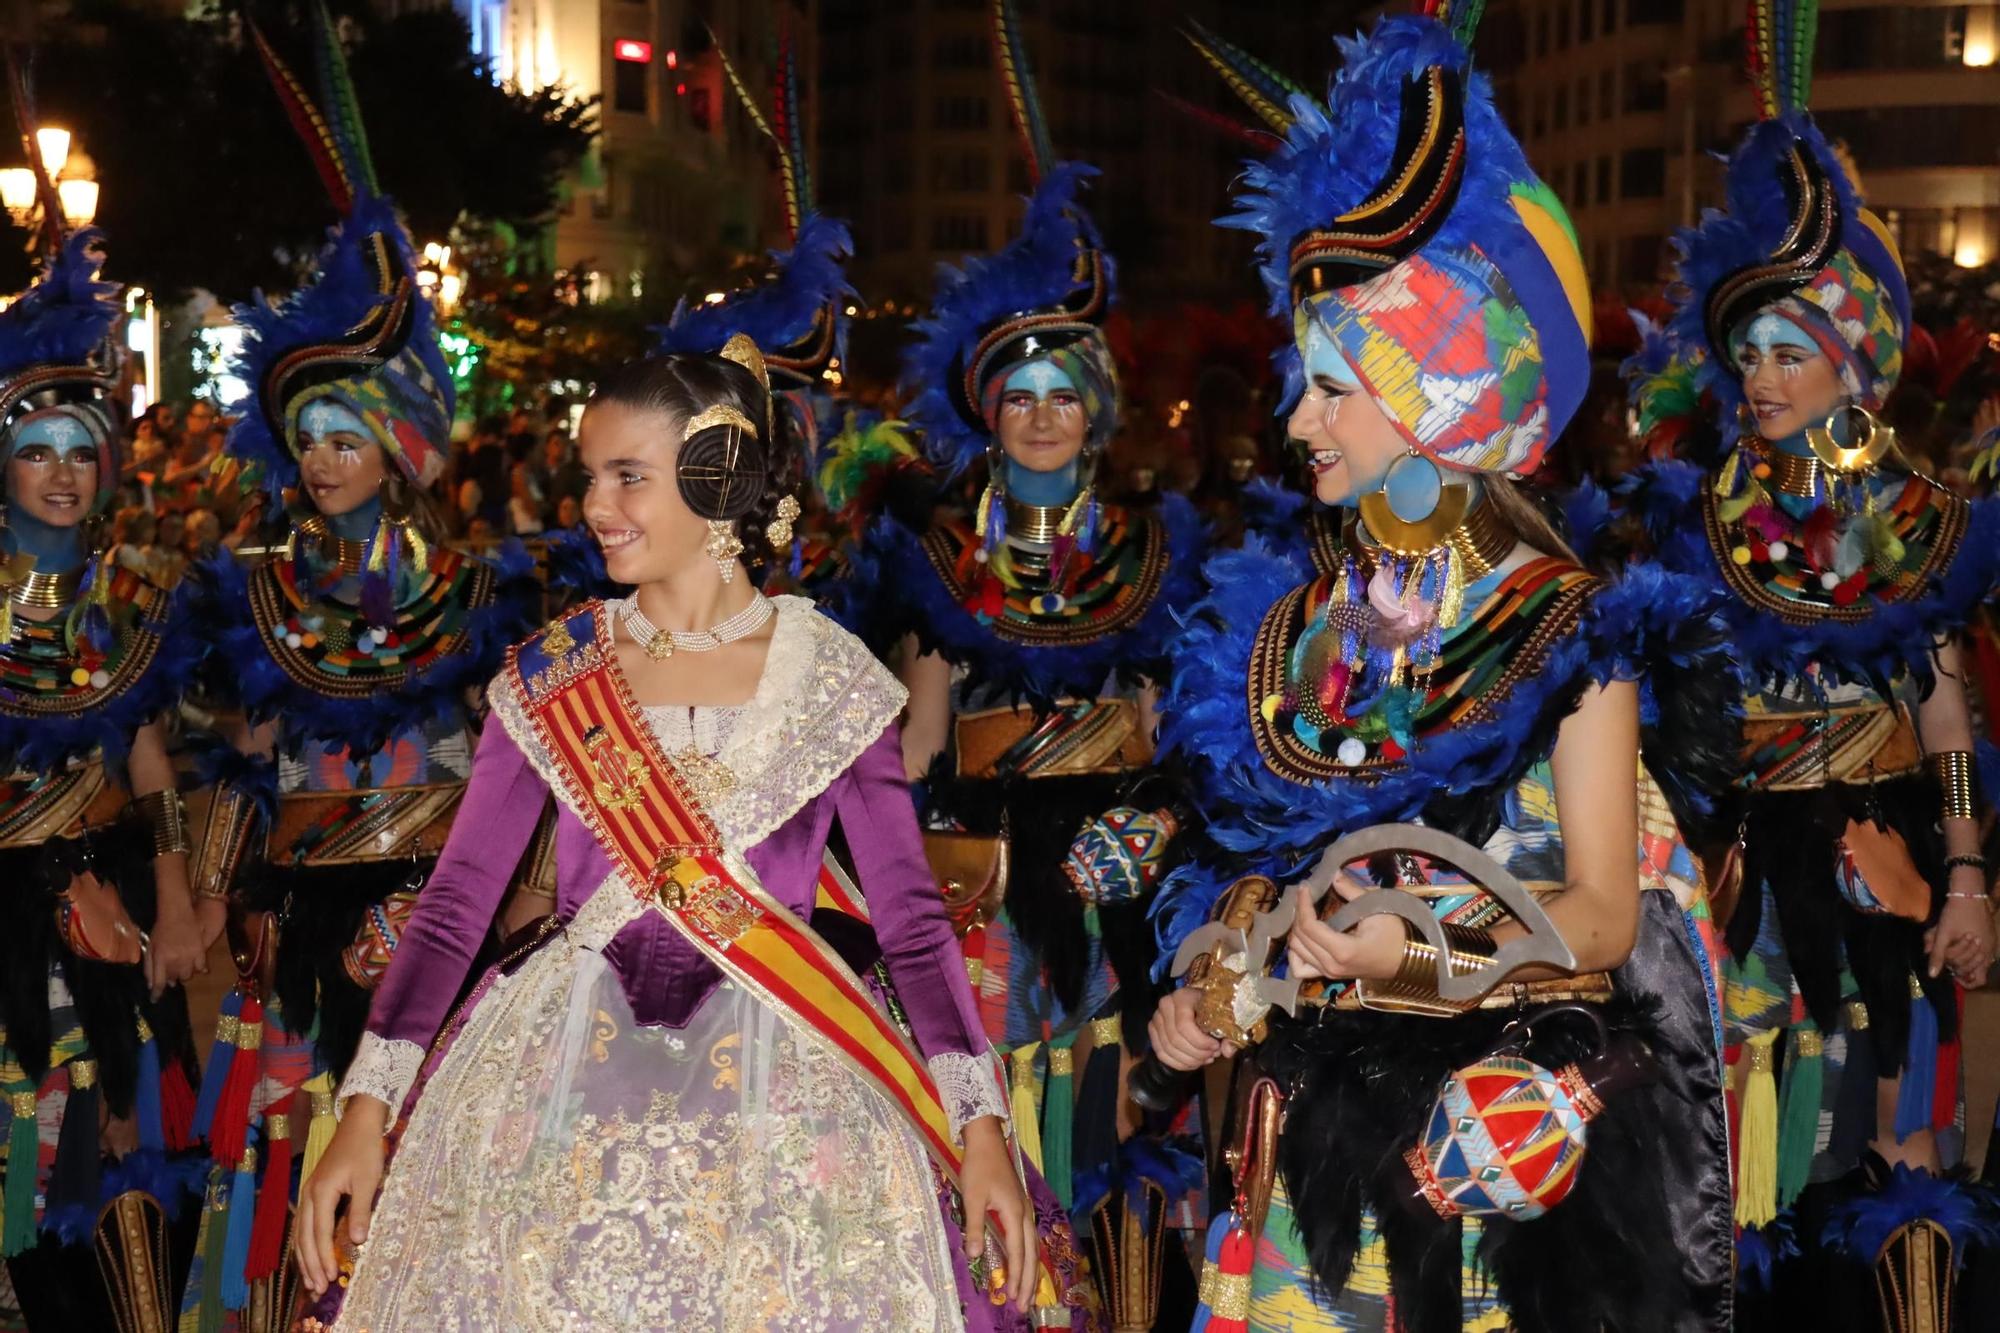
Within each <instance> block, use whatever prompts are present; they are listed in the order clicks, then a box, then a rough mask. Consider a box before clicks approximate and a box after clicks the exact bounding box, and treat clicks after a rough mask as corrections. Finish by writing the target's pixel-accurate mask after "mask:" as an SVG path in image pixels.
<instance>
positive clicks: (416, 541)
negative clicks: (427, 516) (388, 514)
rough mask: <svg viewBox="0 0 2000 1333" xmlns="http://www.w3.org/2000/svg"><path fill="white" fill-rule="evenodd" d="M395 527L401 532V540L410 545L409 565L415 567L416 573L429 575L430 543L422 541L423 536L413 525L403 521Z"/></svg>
mask: <svg viewBox="0 0 2000 1333" xmlns="http://www.w3.org/2000/svg"><path fill="white" fill-rule="evenodd" d="M396 526H397V527H399V528H401V529H402V530H403V540H404V541H406V542H408V543H409V544H410V563H411V564H412V565H414V566H415V567H416V571H417V573H419V574H427V573H429V572H430V567H431V548H430V543H429V542H426V541H425V540H424V534H423V533H421V532H418V531H417V525H416V524H414V523H410V522H407V521H405V522H399V523H397V524H396Z"/></svg>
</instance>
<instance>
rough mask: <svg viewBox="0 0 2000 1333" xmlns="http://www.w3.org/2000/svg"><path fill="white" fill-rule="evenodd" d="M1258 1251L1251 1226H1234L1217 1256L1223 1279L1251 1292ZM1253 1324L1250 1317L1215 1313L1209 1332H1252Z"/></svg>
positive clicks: (1245, 1291) (1243, 1292)
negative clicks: (1236, 1317)
mask: <svg viewBox="0 0 2000 1333" xmlns="http://www.w3.org/2000/svg"><path fill="white" fill-rule="evenodd" d="M1256 1255H1257V1249H1256V1246H1254V1245H1252V1244H1251V1243H1250V1229H1249V1228H1248V1227H1245V1226H1234V1227H1231V1228H1230V1229H1229V1234H1228V1235H1226V1236H1224V1237H1223V1238H1222V1253H1221V1254H1220V1255H1218V1256H1216V1264H1215V1266H1216V1268H1217V1269H1218V1270H1219V1271H1220V1272H1221V1274H1222V1283H1224V1284H1227V1287H1228V1288H1233V1289H1234V1290H1235V1291H1237V1292H1240V1293H1242V1294H1244V1295H1245V1296H1247V1295H1248V1293H1249V1290H1250V1265H1251V1261H1252V1260H1254V1259H1255V1258H1256ZM1212 1308H1213V1307H1211V1309H1212ZM1249 1328H1250V1321H1249V1320H1248V1319H1247V1318H1244V1319H1234V1318H1223V1317H1219V1316H1217V1315H1215V1314H1212V1313H1211V1314H1210V1315H1209V1319H1208V1328H1207V1330H1206V1333H1249Z"/></svg>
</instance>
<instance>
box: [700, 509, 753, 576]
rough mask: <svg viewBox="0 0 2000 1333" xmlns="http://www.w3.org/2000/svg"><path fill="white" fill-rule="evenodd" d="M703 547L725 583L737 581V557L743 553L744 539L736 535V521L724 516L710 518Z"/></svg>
mask: <svg viewBox="0 0 2000 1333" xmlns="http://www.w3.org/2000/svg"><path fill="white" fill-rule="evenodd" d="M701 549H702V552H703V553H704V554H706V555H707V556H708V558H709V559H710V560H713V561H714V562H715V568H716V570H717V572H719V573H720V574H721V575H722V581H723V582H724V583H734V582H735V581H736V557H737V556H739V555H742V554H743V540H742V538H740V537H738V536H737V535H736V525H735V524H734V523H732V522H730V521H729V520H728V519H724V518H711V519H710V520H708V540H707V541H706V542H703V543H702V547H701Z"/></svg>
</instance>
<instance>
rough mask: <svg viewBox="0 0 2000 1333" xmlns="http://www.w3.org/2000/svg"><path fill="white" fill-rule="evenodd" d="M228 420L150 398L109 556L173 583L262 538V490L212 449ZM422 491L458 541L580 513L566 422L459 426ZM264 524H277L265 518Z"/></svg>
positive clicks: (576, 517) (470, 542)
mask: <svg viewBox="0 0 2000 1333" xmlns="http://www.w3.org/2000/svg"><path fill="white" fill-rule="evenodd" d="M228 427H229V422H228V420H227V419H226V418H224V417H223V416H222V414H221V413H220V412H219V411H218V410H217V409H216V407H215V405H214V404H213V403H211V402H209V401H207V400H206V399H201V398H197V399H194V400H192V401H191V402H188V403H186V404H185V405H181V404H175V403H164V402H163V403H155V404H154V405H153V406H151V407H150V408H148V409H147V410H146V411H145V412H144V413H142V414H141V415H140V416H139V417H138V418H137V419H136V420H135V421H134V422H133V423H132V435H131V443H130V446H129V447H128V449H127V450H126V462H125V467H124V472H123V474H122V476H121V477H120V479H119V489H118V494H117V497H116V499H115V502H114V504H113V506H112V508H111V511H110V512H111V532H110V538H111V545H112V550H113V558H114V559H116V560H117V561H118V563H120V564H121V565H123V566H125V567H126V568H128V569H131V570H133V571H135V572H137V573H140V574H143V575H145V576H146V577H147V578H149V579H151V580H152V581H154V582H156V583H159V584H161V585H162V586H165V587H172V586H173V585H174V584H176V583H178V582H179V581H180V580H181V578H182V576H183V575H185V574H186V572H187V568H188V566H189V565H190V564H191V563H192V562H194V561H196V560H199V559H202V558H204V557H206V556H209V555H211V554H213V553H214V552H215V551H216V550H218V549H230V550H234V549H236V548H237V547H240V546H243V545H246V544H248V545H252V546H255V545H257V544H259V543H260V542H261V541H262V540H264V536H265V535H266V534H265V528H266V522H265V520H266V518H267V517H269V516H268V515H267V513H266V508H265V504H264V501H263V498H262V493H261V488H260V487H258V486H257V485H255V482H254V478H246V477H245V476H244V475H243V472H242V469H241V467H240V466H239V465H238V464H237V462H236V461H235V459H233V458H232V457H231V456H230V455H229V454H228V453H227V452H225V451H224V449H223V441H224V439H225V437H226V436H227V434H228ZM451 460H452V461H451V468H450V470H449V472H448V474H447V476H446V478H445V480H444V481H442V482H440V483H439V484H438V486H437V488H436V494H435V495H434V496H433V499H434V500H435V501H436V503H437V508H438V511H439V512H440V513H441V514H442V515H443V516H444V519H445V523H446V526H447V528H448V530H449V535H450V536H451V537H452V538H453V539H455V540H456V541H459V542H462V543H464V544H465V545H467V546H471V547H475V548H476V547H481V546H485V545H490V544H492V543H494V542H497V541H500V540H501V539H503V538H507V537H520V538H524V539H532V538H535V537H538V536H540V535H542V534H544V533H548V532H554V531H556V530H557V529H559V528H568V527H572V526H574V525H575V524H576V523H578V522H579V521H580V520H581V519H582V502H583V483H584V477H583V469H582V467H581V465H580V464H579V463H578V462H577V458H576V449H575V446H574V445H573V444H572V442H571V440H570V437H569V432H568V430H567V429H566V428H565V427H564V426H562V425H561V424H558V423H554V422H551V421H550V420H549V419H548V418H547V417H546V416H543V415H539V414H536V413H532V412H528V411H516V412H515V413H513V414H512V415H511V416H492V417H487V418H483V419H481V420H480V421H478V422H476V423H469V428H467V427H461V430H460V438H458V439H456V440H455V441H454V442H453V446H452V451H451ZM272 526H276V525H275V524H273V525H272Z"/></svg>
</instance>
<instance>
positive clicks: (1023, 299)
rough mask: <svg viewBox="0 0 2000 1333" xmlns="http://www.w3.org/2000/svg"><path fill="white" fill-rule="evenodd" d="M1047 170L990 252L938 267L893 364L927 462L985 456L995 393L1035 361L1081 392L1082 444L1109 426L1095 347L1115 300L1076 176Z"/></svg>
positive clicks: (1103, 374)
mask: <svg viewBox="0 0 2000 1333" xmlns="http://www.w3.org/2000/svg"><path fill="white" fill-rule="evenodd" d="M1095 174H1097V173H1096V171H1095V170H1094V169H1093V168H1091V167H1087V166H1084V165H1082V164H1081V163H1075V162H1064V163H1059V164H1057V165H1056V166H1054V167H1053V168H1051V169H1050V170H1049V171H1048V172H1047V174H1045V175H1044V176H1043V177H1042V181H1041V184H1040V186H1038V187H1037V188H1036V190H1035V193H1034V194H1033V196H1031V197H1030V198H1029V200H1028V209H1027V213H1026V215H1025V217H1024V218H1023V219H1022V223H1021V232H1020V235H1018V236H1017V237H1015V238H1014V240H1013V241H1012V242H1011V243H1009V244H1008V246H1007V248H1006V249H1004V250H1002V251H1000V252H999V253H997V254H993V255H987V256H983V257H980V258H972V259H967V260H966V261H965V263H964V265H963V266H962V267H959V268H951V267H946V268H944V269H943V271H942V273H941V275H940V279H939V284H938V292H937V296H936V299H935V300H933V302H932V303H931V313H930V314H929V316H927V317H926V318H924V319H921V320H918V321H917V326H916V327H917V333H918V340H917V342H916V344H915V346H913V347H912V348H911V350H910V354H909V357H908V360H907V361H906V362H905V363H904V373H903V383H904V385H905V387H906V389H908V390H909V391H910V392H911V393H913V394H915V398H914V399H913V400H912V401H911V403H910V406H909V409H908V411H907V412H906V413H905V415H906V417H907V418H908V419H909V421H910V422H911V424H913V425H915V426H917V427H919V428H920V429H921V430H922V431H923V436H924V444H925V447H926V449H927V450H928V452H929V453H930V455H931V457H932V459H933V460H934V461H935V462H937V463H938V464H939V465H940V466H941V467H943V468H945V469H946V470H947V471H949V472H953V473H956V472H959V471H962V470H963V469H964V468H966V467H968V466H970V465H971V464H972V463H974V462H975V461H977V460H978V459H979V458H980V457H982V456H983V455H984V454H985V452H986V446H987V442H988V440H989V439H990V437H991V435H992V432H993V421H994V420H995V411H994V409H995V406H996V404H997V402H998V399H999V390H1000V386H1001V385H1003V384H1005V383H1006V380H1007V376H1008V375H1010V374H1012V373H1013V371H1014V370H1015V369H1016V368H1017V367H1019V366H1021V365H1022V364H1024V363H1025V362H1028V361H1032V360H1034V359H1035V358H1036V357H1049V358H1051V359H1053V360H1056V361H1057V362H1058V364H1060V365H1061V366H1062V368H1063V369H1064V371H1066V372H1067V373H1068V374H1069V375H1070V376H1071V378H1073V379H1074V380H1075V381H1076V383H1077V387H1078V389H1079V390H1080V391H1081V392H1082V393H1083V394H1084V397H1085V399H1086V408H1087V410H1088V414H1089V418H1090V429H1091V438H1092V439H1093V440H1095V441H1097V442H1098V443H1099V444H1103V443H1105V442H1107V441H1109V440H1110V438H1111V435H1112V433H1113V432H1114V431H1115V430H1116V429H1117V424H1118V373H1117V370H1116V369H1115V367H1114V365H1113V362H1112V358H1111V349H1110V347H1109V346H1108V345H1107V344H1106V342H1105V341H1104V328H1103V326H1104V320H1105V318H1106V316H1108V315H1109V314H1110V312H1111V305H1112V301H1113V300H1114V298H1115V284H1114V271H1113V265H1112V262H1111V257H1110V256H1109V255H1107V254H1105V253H1104V252H1103V250H1102V249H1101V248H1100V242H1099V240H1098V235H1097V228H1096V225H1095V224H1094V223H1092V222H1091V220H1090V215H1089V214H1088V213H1086V212H1084V209H1083V205H1082V204H1081V203H1080V202H1078V200H1077V197H1076V196H1077V192H1078V190H1079V188H1080V187H1081V186H1082V183H1083V181H1084V179H1085V178H1086V177H1089V176H1093V175H1095Z"/></svg>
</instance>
